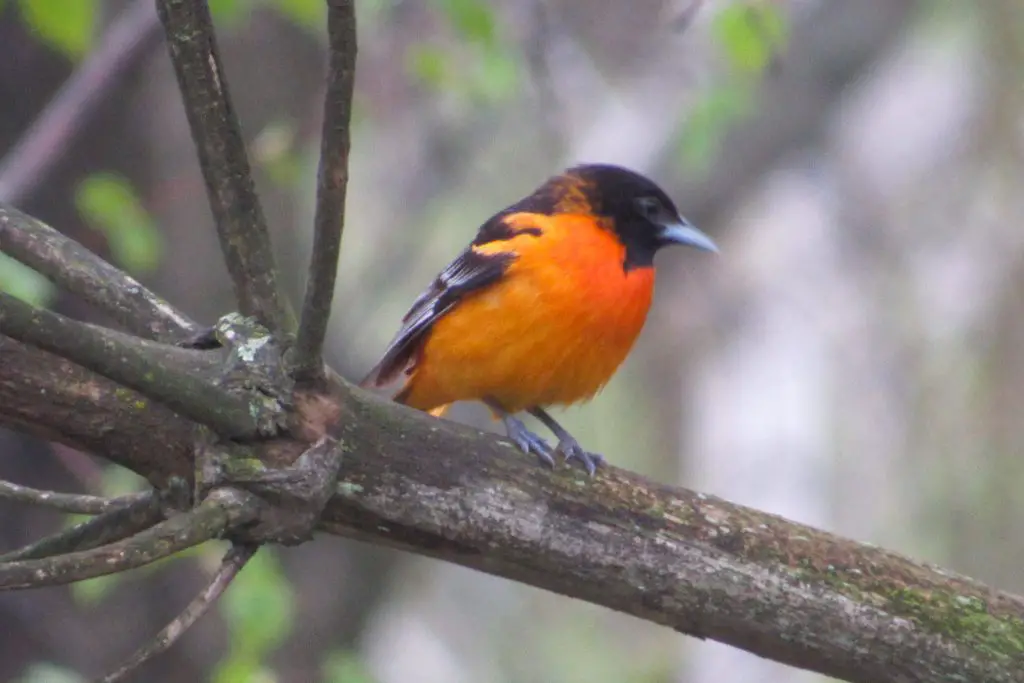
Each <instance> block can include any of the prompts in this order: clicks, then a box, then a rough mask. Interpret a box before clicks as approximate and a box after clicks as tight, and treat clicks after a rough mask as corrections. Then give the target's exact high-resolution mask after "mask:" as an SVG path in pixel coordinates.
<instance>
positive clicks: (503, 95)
mask: <svg viewBox="0 0 1024 683" xmlns="http://www.w3.org/2000/svg"><path fill="white" fill-rule="evenodd" d="M518 67H519V65H518V62H517V61H516V60H515V58H514V57H513V56H512V55H510V54H507V53H505V52H503V51H501V50H487V51H485V52H484V53H483V54H481V55H480V59H479V60H478V61H477V62H476V74H475V78H474V83H473V86H474V88H473V89H474V91H475V93H476V94H477V95H478V96H480V97H481V98H482V99H484V100H486V101H488V102H500V101H502V100H505V99H508V98H509V97H511V96H512V95H513V94H515V92H516V88H517V86H518V84H519V68H518Z"/></svg>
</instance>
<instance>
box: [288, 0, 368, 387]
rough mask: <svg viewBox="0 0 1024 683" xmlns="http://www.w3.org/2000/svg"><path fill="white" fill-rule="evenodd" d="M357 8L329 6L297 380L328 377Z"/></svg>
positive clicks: (345, 3) (344, 3) (340, 1)
mask: <svg viewBox="0 0 1024 683" xmlns="http://www.w3.org/2000/svg"><path fill="white" fill-rule="evenodd" d="M354 4H355V3H354V2H353V0H330V1H329V2H328V3H327V6H328V9H327V33H328V36H329V38H330V40H329V46H330V62H329V66H328V71H327V93H326V95H325V97H324V113H323V116H324V122H323V133H322V135H321V139H320V169H319V171H318V174H317V188H316V214H315V218H314V234H313V253H312V255H311V257H310V264H309V281H308V282H307V283H306V296H305V299H304V301H303V304H302V318H301V321H302V322H301V323H300V325H299V332H298V339H297V341H296V345H295V355H294V358H293V363H294V369H293V374H294V377H295V378H296V379H297V380H299V381H308V380H312V379H318V378H321V377H323V373H324V361H323V345H324V338H325V337H326V336H327V322H328V320H329V318H330V315H331V301H332V300H333V298H334V282H335V278H336V276H337V272H338V256H339V255H340V253H341V236H342V232H343V231H344V228H345V193H346V189H347V187H348V154H349V147H350V135H349V125H350V120H351V112H352V88H353V84H354V82H355V73H356V14H355V6H354Z"/></svg>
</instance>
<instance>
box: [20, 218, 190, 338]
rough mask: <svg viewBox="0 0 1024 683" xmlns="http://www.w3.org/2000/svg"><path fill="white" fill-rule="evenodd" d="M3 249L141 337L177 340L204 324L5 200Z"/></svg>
mask: <svg viewBox="0 0 1024 683" xmlns="http://www.w3.org/2000/svg"><path fill="white" fill-rule="evenodd" d="M0 251H2V252H3V253H5V254H8V255H10V256H12V257H14V258H15V259H17V260H18V261H21V262H22V263H24V264H25V265H26V266H28V267H30V268H33V269H35V270H37V271H38V272H40V273H42V274H43V275H45V276H46V277H48V278H49V279H50V280H51V281H53V282H54V283H55V284H56V285H58V286H59V287H62V288H63V289H64V290H65V291H68V292H72V293H74V294H76V295H78V296H80V297H82V298H83V299H85V300H86V301H88V302H89V303H91V304H92V305H94V306H96V307H97V308H99V309H100V310H101V311H103V312H104V313H107V314H108V315H110V316H111V317H113V318H114V320H116V321H117V323H118V324H119V325H122V326H123V327H124V328H125V329H127V330H128V331H130V332H133V333H135V334H138V335H139V336H141V337H145V338H147V339H156V340H158V341H165V342H174V341H179V340H181V339H185V338H187V337H189V336H190V335H193V334H195V333H196V332H197V331H198V326H197V325H196V324H195V323H194V322H193V321H192V320H191V319H189V318H188V316H186V315H184V314H183V313H181V312H179V311H178V310H177V309H175V308H174V307H173V306H171V305H170V304H169V303H167V302H166V301H164V300H163V299H162V298H160V297H159V296H157V295H156V294H154V293H153V292H151V291H149V290H148V289H146V288H145V287H143V286H142V285H141V284H140V283H139V282H138V281H136V280H135V278H133V277H131V276H129V275H127V274H126V273H124V272H123V271H121V270H120V269H118V268H115V267H114V266H112V265H110V264H109V263H107V262H106V261H104V260H103V259H101V258H100V257H99V256H97V255H96V254H94V253H92V252H91V251H89V250H88V249H86V248H85V247H83V246H82V245H81V244H79V243H78V242H76V241H75V240H73V239H71V238H70V237H67V236H65V235H63V234H62V233H60V232H58V231H56V230H54V229H53V228H51V227H50V226H49V225H46V224H45V223H43V222H42V221H40V220H38V219H36V218H33V217H32V216H29V215H27V214H24V213H22V212H21V211H18V210H17V209H15V208H14V207H11V206H7V205H5V204H0Z"/></svg>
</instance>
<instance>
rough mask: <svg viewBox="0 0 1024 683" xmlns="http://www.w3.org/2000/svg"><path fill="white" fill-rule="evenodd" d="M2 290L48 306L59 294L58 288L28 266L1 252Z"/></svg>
mask: <svg viewBox="0 0 1024 683" xmlns="http://www.w3.org/2000/svg"><path fill="white" fill-rule="evenodd" d="M0 292H7V293H8V294H10V295H11V296H13V297H15V298H17V299H21V300H22V301H24V302H25V303H28V304H32V305H33V306H48V305H49V304H50V302H51V301H53V297H54V296H55V295H56V294H57V288H56V287H54V286H53V283H51V282H50V281H49V280H47V279H46V278H45V277H43V276H42V275H40V274H39V273H37V272H36V271H34V270H32V269H31V268H29V267H28V266H26V265H24V264H22V263H18V262H17V261H15V260H14V259H12V258H11V257H9V256H5V255H4V254H0Z"/></svg>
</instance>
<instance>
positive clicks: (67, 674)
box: [15, 662, 85, 683]
mask: <svg viewBox="0 0 1024 683" xmlns="http://www.w3.org/2000/svg"><path fill="white" fill-rule="evenodd" d="M15 683H85V677H84V676H80V675H79V674H77V673H75V672H74V671H72V670H71V669H65V668H64V667H62V666H57V665H56V664H50V663H49V662H36V663H34V664H29V665H28V667H27V668H26V669H25V673H23V674H21V676H20V677H19V678H18V679H17V680H16V681H15Z"/></svg>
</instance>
